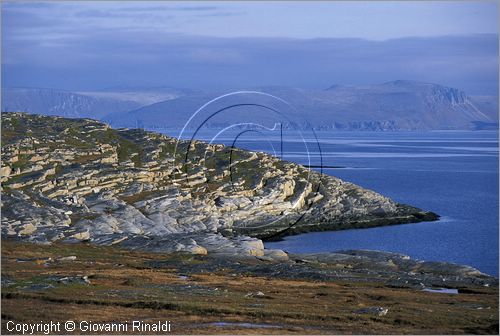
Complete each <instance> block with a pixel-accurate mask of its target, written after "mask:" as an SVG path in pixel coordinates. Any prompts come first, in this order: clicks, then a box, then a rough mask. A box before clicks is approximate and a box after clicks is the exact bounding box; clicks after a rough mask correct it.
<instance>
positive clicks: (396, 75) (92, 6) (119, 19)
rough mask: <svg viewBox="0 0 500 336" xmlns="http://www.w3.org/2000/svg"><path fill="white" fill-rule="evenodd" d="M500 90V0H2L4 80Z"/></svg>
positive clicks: (73, 84)
mask: <svg viewBox="0 0 500 336" xmlns="http://www.w3.org/2000/svg"><path fill="white" fill-rule="evenodd" d="M395 79H410V80H421V81H428V82H437V83H439V84H444V85H448V86H455V87H458V88H461V89H464V90H466V91H467V92H469V93H472V94H495V93H497V92H498V1H441V2H439V1H419V2H412V1H404V2H403V1H387V2H382V1H377V2H364V1H348V2H340V1H322V2H310V1H309V2H300V1H295V2H263V1H259V2H249V1H246V2H211V1H201V2H162V1H154V2H147V1H137V2H134V1H125V2H92V1H76V2H71V1H62V2H54V1H53V2H29V1H23V2H19V1H18V2H9V1H3V2H2V85H3V86H6V87H12V86H25V87H26V86H27V87H53V88H58V89H67V90H94V89H102V88H106V87H113V86H120V87H152V86H172V87H187V88H201V89H208V88H240V87H250V86H267V85H284V86H295V87H304V88H314V89H320V88H325V87H328V86H330V85H332V84H353V85H359V84H373V83H377V82H383V81H389V80H395Z"/></svg>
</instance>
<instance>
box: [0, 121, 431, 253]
mask: <svg viewBox="0 0 500 336" xmlns="http://www.w3.org/2000/svg"><path fill="white" fill-rule="evenodd" d="M2 152H3V156H2V167H1V169H0V172H1V173H2V188H3V190H2V236H3V237H11V238H19V239H26V240H29V241H33V242H38V243H51V242H55V241H63V242H72V241H79V240H86V241H90V242H92V243H95V244H101V245H117V246H123V247H127V248H131V249H143V250H149V251H162V252H186V253H192V254H207V253H208V254H213V255H224V256H229V255H234V254H238V255H246V256H255V257H259V258H275V259H280V258H281V259H283V258H286V255H284V254H283V253H281V252H279V251H274V252H272V251H266V250H265V249H264V247H263V244H262V241H261V240H260V239H259V238H268V239H270V238H276V237H279V236H281V235H287V234H294V233H299V232H305V231H315V230H338V229H346V228H355V227H368V226H377V225H388V224H396V223H406V222H417V221H422V220H434V219H436V218H437V216H436V215H435V214H433V213H429V212H424V211H421V210H419V209H416V208H413V207H410V206H407V205H402V204H398V203H395V202H394V201H392V200H390V199H388V198H386V197H384V196H382V195H379V194H377V193H375V192H373V191H370V190H366V189H363V188H361V187H358V186H356V185H354V184H351V183H347V182H344V181H342V180H340V179H337V178H334V177H330V176H325V175H321V174H319V173H317V172H314V171H311V170H309V169H306V168H305V167H302V166H300V165H297V164H294V163H290V162H285V161H280V160H279V159H277V158H275V157H273V156H270V155H267V154H264V153H257V152H248V151H243V150H238V149H231V150H230V149H229V148H226V147H224V146H221V145H208V144H206V143H202V142H198V141H195V142H193V143H188V142H187V141H178V140H176V139H173V138H169V137H166V136H164V135H161V134H156V133H151V132H145V131H143V130H138V129H135V130H129V129H118V130H115V129H111V128H110V127H109V126H107V125H106V124H103V123H100V122H97V121H94V120H90V119H64V118H60V117H46V116H37V115H28V114H22V113H3V114H2ZM230 156H231V158H232V163H231V165H230V164H229V163H230V160H229V157H230Z"/></svg>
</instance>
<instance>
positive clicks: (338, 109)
mask: <svg viewBox="0 0 500 336" xmlns="http://www.w3.org/2000/svg"><path fill="white" fill-rule="evenodd" d="M252 91H260V92H264V93H266V94H269V95H272V96H276V97H279V98H280V99H283V100H284V101H286V102H288V103H289V104H290V105H291V107H290V106H288V105H286V104H284V103H282V102H280V101H279V100H277V99H274V98H271V97H269V96H265V95H257V94H248V93H246V94H240V95H236V96H230V97H225V98H223V99H221V100H220V101H217V102H215V103H213V104H210V105H209V106H208V107H207V108H206V109H205V110H204V111H203V113H201V114H199V115H198V116H197V117H196V118H194V119H193V120H191V122H190V124H189V125H188V127H189V128H193V127H197V126H198V125H200V124H201V123H203V122H205V126H207V127H221V126H228V125H231V124H235V123H242V122H252V123H258V124H265V125H269V126H272V125H273V124H274V123H275V122H276V121H279V122H281V123H283V124H284V125H286V126H294V127H295V126H298V127H312V128H315V129H338V130H435V129H485V128H498V97H496V96H468V95H467V94H466V93H464V92H463V91H460V90H458V89H455V88H449V87H445V86H442V85H438V84H431V83H422V82H415V81H405V80H398V81H392V82H387V83H383V84H377V85H368V86H343V85H333V86H331V87H329V88H328V89H326V90H305V89H298V88H290V87H263V88H252ZM224 93H226V92H203V91H194V90H185V89H174V88H156V89H146V90H145V89H109V90H101V91H92V92H68V91H60V90H52V89H26V88H23V89H3V90H2V111H3V112H12V111H25V112H30V113H37V114H46V115H60V116H64V117H88V118H94V119H100V120H103V121H105V122H107V123H109V124H111V125H112V126H115V127H137V126H140V127H144V128H179V127H183V126H184V125H185V124H186V122H187V121H188V120H189V119H190V117H191V116H192V114H193V113H194V112H195V111H196V110H198V108H199V107H201V106H202V105H204V104H205V103H207V102H208V101H210V100H212V99H214V98H216V97H218V96H220V95H221V94H224ZM250 104H258V105H263V106H267V107H270V108H272V109H274V110H276V111H278V112H279V113H281V114H279V115H278V114H277V113H274V112H271V111H270V110H267V109H265V108H262V107H256V106H251V105H250ZM231 105H244V106H235V107H233V108H231V109H227V110H225V111H224V112H223V113H220V114H218V115H214V116H212V117H209V118H208V119H207V116H210V114H211V113H214V112H215V111H217V110H220V109H223V108H225V107H228V106H231Z"/></svg>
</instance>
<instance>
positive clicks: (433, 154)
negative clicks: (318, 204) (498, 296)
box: [172, 131, 498, 276]
mask: <svg viewBox="0 0 500 336" xmlns="http://www.w3.org/2000/svg"><path fill="white" fill-rule="evenodd" d="M172 135H178V133H175V132H174V133H172ZM316 135H317V138H318V142H319V145H320V147H319V148H318V145H317V143H316V141H315V140H311V139H314V137H313V135H312V134H307V135H304V138H305V139H306V141H305V143H304V141H303V140H302V138H301V137H300V136H298V135H291V134H287V132H285V133H284V137H283V138H284V143H283V158H284V159H285V160H290V161H295V162H298V163H302V164H312V165H320V164H321V163H322V164H323V166H335V167H339V166H340V167H343V168H324V169H323V172H324V173H326V174H330V175H333V176H336V177H339V178H341V179H343V180H346V181H350V182H353V183H356V184H358V185H361V186H363V187H365V188H369V189H372V190H375V191H377V192H379V193H381V194H383V195H385V196H388V197H390V198H392V199H394V200H396V201H398V202H400V203H406V204H410V205H413V206H416V207H419V208H422V209H425V210H430V211H434V212H436V213H437V214H439V215H441V216H442V217H441V220H439V221H437V222H425V223H417V224H405V225H396V226H388V227H379V228H372V229H356V230H345V231H335V232H314V233H307V234H301V235H297V236H290V237H286V238H285V239H284V240H283V241H280V242H269V243H266V247H268V248H279V249H283V250H286V251H289V252H322V251H337V250H342V249H374V250H384V251H392V252H399V253H404V254H407V255H410V256H411V257H413V258H418V259H423V260H433V261H448V262H456V263H460V264H467V265H471V266H474V267H476V268H478V269H479V270H481V271H483V272H486V273H489V274H492V275H496V276H498V132H496V131H479V132H462V131H460V132H456V131H453V132H452V131H442V132H390V133H386V132H356V133H354V132H352V133H351V132H318V133H317V134H316ZM252 136H253V138H252ZM198 137H199V138H204V139H210V138H211V137H210V136H209V135H208V134H205V135H203V133H202V134H200V135H199V136H198ZM233 139H234V135H228V134H225V136H224V137H223V138H222V137H221V138H218V139H217V141H216V142H221V143H226V144H232V141H233ZM269 139H271V140H270V141H267V140H269ZM236 145H237V146H238V147H242V148H247V149H252V150H261V151H267V152H270V153H274V152H276V153H277V155H280V154H281V147H280V142H279V137H277V136H276V135H275V134H271V135H269V136H268V137H267V138H266V139H265V141H264V140H263V139H262V138H261V137H255V134H248V136H241V137H240V138H239V139H238V142H237V144H236ZM317 170H319V169H317Z"/></svg>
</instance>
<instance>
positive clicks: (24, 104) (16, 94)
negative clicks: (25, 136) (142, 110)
mask: <svg viewBox="0 0 500 336" xmlns="http://www.w3.org/2000/svg"><path fill="white" fill-rule="evenodd" d="M140 106H142V105H141V104H139V103H137V102H134V101H130V100H123V99H113V98H111V97H104V96H103V97H97V96H96V97H92V96H89V95H83V94H78V93H74V92H70V91H62V90H54V89H30V88H16V89H2V112H29V113H34V114H43V115H57V116H61V117H68V118H94V119H99V118H101V117H102V116H104V115H107V114H110V113H120V112H126V111H130V110H132V109H136V108H138V107H140Z"/></svg>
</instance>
